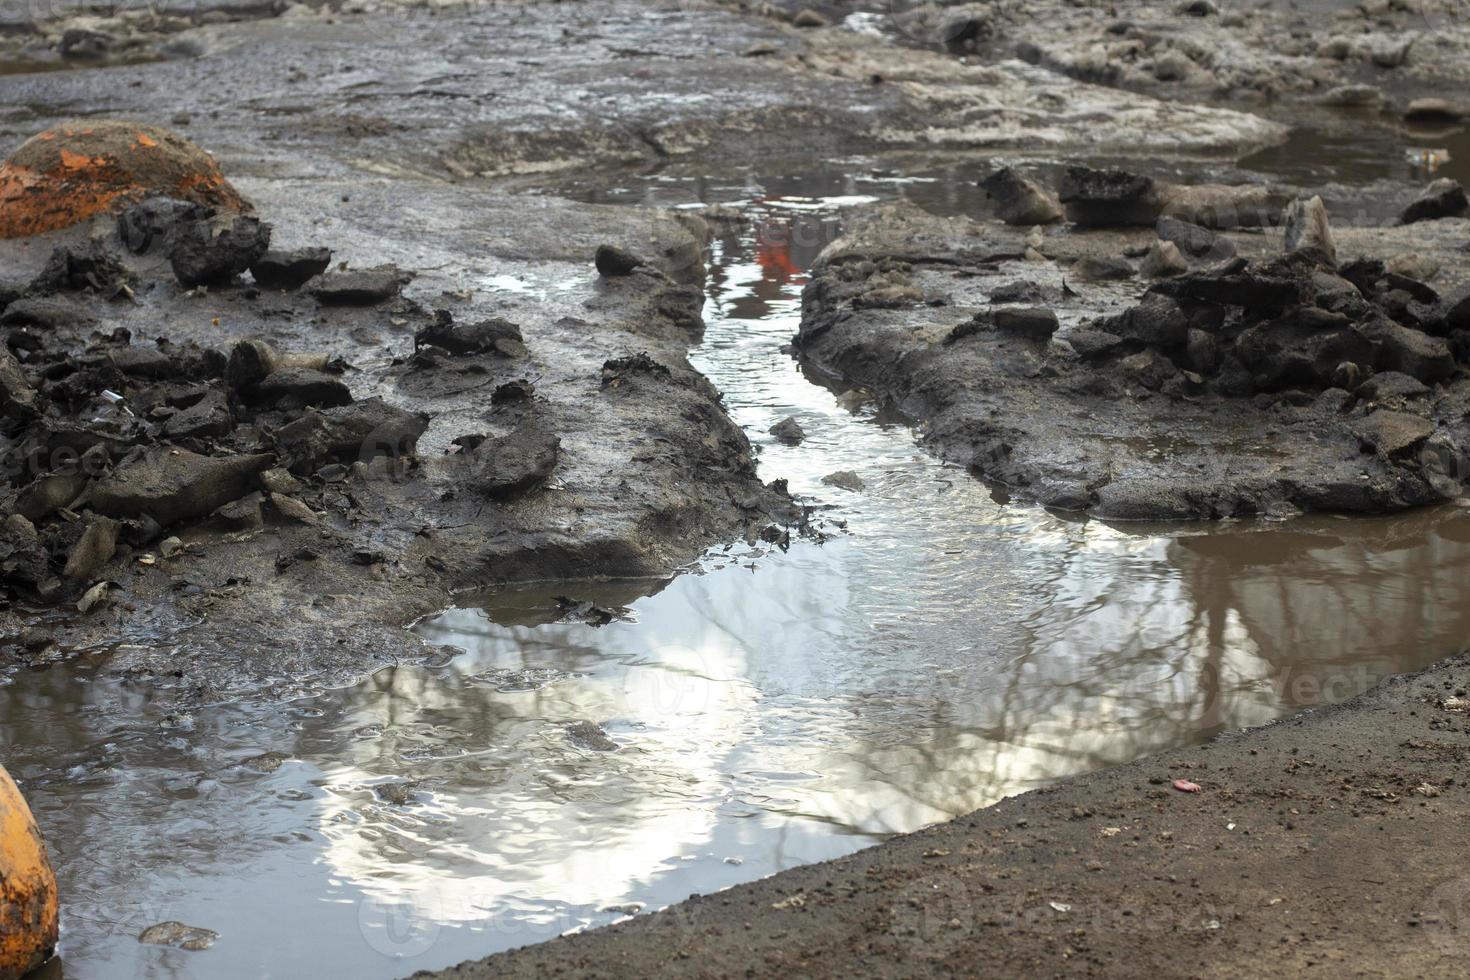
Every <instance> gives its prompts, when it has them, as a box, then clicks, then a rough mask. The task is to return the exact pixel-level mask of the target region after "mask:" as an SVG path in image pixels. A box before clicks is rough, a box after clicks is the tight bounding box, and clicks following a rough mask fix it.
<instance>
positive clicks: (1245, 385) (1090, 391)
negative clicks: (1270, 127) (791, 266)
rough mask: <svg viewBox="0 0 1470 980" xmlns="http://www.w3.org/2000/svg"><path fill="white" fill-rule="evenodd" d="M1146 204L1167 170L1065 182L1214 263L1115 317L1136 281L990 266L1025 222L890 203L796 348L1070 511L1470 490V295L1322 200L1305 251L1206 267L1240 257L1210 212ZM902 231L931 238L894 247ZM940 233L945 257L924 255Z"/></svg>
mask: <svg viewBox="0 0 1470 980" xmlns="http://www.w3.org/2000/svg"><path fill="white" fill-rule="evenodd" d="M1148 196H1149V188H1148V184H1147V182H1138V181H1133V180H1131V179H1130V178H1129V176H1128V175H1126V174H1121V173H1118V174H1113V173H1106V172H1096V171H1087V172H1085V173H1079V174H1077V175H1076V179H1075V180H1074V187H1073V188H1072V189H1071V193H1069V194H1068V195H1064V197H1066V198H1067V199H1069V200H1072V201H1076V200H1082V199H1086V200H1087V201H1088V202H1089V203H1088V207H1090V208H1095V210H1092V211H1084V213H1082V214H1081V215H1079V216H1080V217H1083V218H1084V219H1086V220H1104V219H1105V220H1106V221H1107V222H1108V223H1110V224H1111V223H1116V222H1118V221H1119V220H1120V219H1124V218H1131V220H1134V221H1136V222H1138V223H1140V224H1141V223H1143V221H1144V219H1145V218H1147V219H1148V224H1149V225H1151V226H1153V227H1154V228H1155V229H1156V230H1157V231H1158V232H1159V233H1160V234H1161V235H1167V236H1168V238H1169V239H1170V240H1171V241H1173V242H1177V243H1179V244H1178V245H1177V246H1176V247H1177V249H1178V253H1179V255H1180V256H1181V257H1182V256H1183V255H1184V254H1186V253H1188V254H1189V255H1190V256H1191V257H1193V258H1195V259H1196V262H1197V263H1201V264H1197V265H1195V266H1194V267H1192V268H1186V269H1184V270H1183V271H1181V272H1180V273H1179V274H1177V275H1172V276H1168V277H1165V278H1160V279H1158V280H1156V281H1155V282H1154V283H1153V284H1152V285H1150V286H1149V287H1147V288H1146V289H1142V290H1141V292H1139V293H1136V294H1135V295H1137V296H1138V297H1139V298H1138V299H1137V300H1136V301H1134V302H1133V303H1131V304H1130V305H1127V306H1125V307H1124V308H1122V309H1120V310H1118V311H1117V312H1113V313H1109V314H1108V315H1103V316H1099V315H1097V312H1096V311H1097V309H1098V305H1097V304H1096V303H1095V302H1094V301H1093V300H1092V299H1091V298H1090V297H1089V295H1088V293H1090V292H1091V291H1093V290H1099V289H1105V288H1106V289H1111V290H1117V289H1119V288H1120V287H1116V286H1113V287H1089V288H1088V291H1087V293H1079V292H1078V291H1076V290H1069V289H1068V288H1067V287H1066V286H1062V287H1060V288H1056V287H1052V288H1051V289H1050V290H1047V289H1042V288H1041V287H1033V285H1031V284H1027V283H1026V282H1025V281H1024V280H1022V281H1017V280H1014V279H1010V280H1008V279H1006V278H1004V276H1003V273H1002V269H1001V268H998V267H996V265H995V264H993V263H989V262H986V261H983V260H976V259H972V258H971V257H970V256H972V255H975V256H989V255H995V254H1010V251H1011V250H1012V249H1013V248H1014V245H1013V244H1012V243H1013V242H1014V233H1011V232H1008V231H1004V232H995V233H993V235H994V237H995V239H996V242H995V245H994V247H990V246H989V245H988V244H987V243H983V242H982V243H980V244H978V245H977V244H976V242H975V240H974V236H966V237H964V238H955V239H954V242H955V243H956V244H955V245H954V246H953V248H951V246H950V245H949V244H948V241H947V240H941V235H947V234H949V232H948V228H949V226H948V225H942V224H941V223H940V220H939V219H932V218H929V217H927V216H912V217H911V216H910V212H900V210H899V209H896V208H888V209H883V210H877V211H875V212H873V213H872V215H871V216H869V217H868V219H867V221H866V223H864V222H863V221H861V219H860V220H859V221H858V222H856V223H855V224H854V225H853V226H852V228H851V229H850V230H849V231H848V233H847V237H846V238H845V239H844V240H843V242H842V243H840V244H841V248H834V249H833V250H831V258H829V259H827V260H826V261H825V262H822V263H819V264H818V266H817V268H816V269H815V271H814V275H813V280H812V282H811V284H810V285H809V286H808V287H807V289H806V291H805V293H804V295H803V317H802V324H801V328H800V332H799V334H798V336H797V338H796V347H797V349H798V350H799V351H800V352H801V353H802V355H803V357H804V358H806V359H807V360H808V361H809V362H810V363H811V364H812V365H813V366H814V367H816V368H818V369H821V370H824V371H828V372H832V373H835V374H837V375H839V376H840V377H842V378H843V379H844V380H846V381H848V382H849V383H853V384H860V385H863V386H864V387H867V388H869V389H871V390H873V391H874V392H877V393H880V394H881V395H883V396H885V397H888V398H891V399H893V400H894V402H895V403H897V404H899V405H901V406H903V407H904V410H905V411H906V412H907V413H908V414H910V415H912V416H914V417H916V418H918V419H921V420H922V421H923V423H924V439H925V441H926V443H927V444H928V445H930V446H931V447H932V448H934V449H935V450H936V451H937V452H939V453H941V454H942V455H944V456H946V457H948V458H951V459H954V460H956V461H958V462H961V463H963V464H966V465H970V466H973V467H974V468H975V469H976V471H977V472H979V473H980V474H982V475H983V476H985V477H987V478H989V479H993V480H995V481H997V482H998V483H1001V484H1003V485H1005V486H1007V487H1009V488H1011V489H1013V490H1015V491H1017V492H1018V495H1024V496H1028V497H1030V498H1032V499H1035V500H1038V501H1040V502H1042V503H1044V504H1047V505H1049V506H1054V507H1057V508H1059V509H1064V510H1077V511H1087V512H1091V513H1095V514H1098V515H1101V516H1105V517H1108V518H1112V519H1120V520H1122V519H1140V520H1163V519H1198V518H1216V517H1234V516H1247V515H1258V514H1271V515H1289V514H1292V513H1296V512H1299V511H1305V510H1316V511H1336V512H1354V513H1363V512H1368V513H1382V512H1391V511H1396V510H1401V509H1404V508H1407V507H1414V506H1420V505H1424V504H1429V503H1434V502H1437V501H1443V500H1446V499H1453V498H1455V497H1457V496H1459V495H1461V494H1462V493H1463V488H1464V486H1465V484H1466V482H1467V479H1470V423H1467V421H1466V420H1467V418H1470V414H1467V413H1470V372H1467V365H1470V356H1467V355H1470V293H1467V292H1456V293H1455V294H1453V295H1441V294H1440V293H1439V292H1438V291H1437V290H1436V289H1435V288H1433V287H1432V286H1431V285H1430V284H1429V283H1426V282H1424V281H1421V280H1419V279H1415V278H1413V277H1412V276H1409V275H1405V274H1404V273H1403V272H1401V271H1397V269H1399V268H1402V265H1401V264H1396V265H1394V266H1392V267H1391V266H1390V265H1389V264H1387V263H1385V262H1383V261H1380V260H1377V259H1372V258H1350V259H1348V260H1345V261H1338V260H1337V259H1336V258H1335V257H1336V256H1338V255H1339V252H1340V250H1339V249H1338V247H1337V246H1336V245H1335V244H1334V242H1333V236H1332V233H1331V229H1330V228H1329V227H1328V224H1327V220H1326V215H1325V208H1323V206H1322V205H1321V202H1320V201H1316V200H1315V199H1313V200H1306V201H1301V202H1299V203H1297V204H1295V205H1294V206H1292V207H1291V209H1290V211H1291V213H1292V215H1293V221H1292V222H1291V230H1292V232H1293V233H1292V234H1291V235H1289V236H1288V240H1289V242H1290V244H1291V246H1292V247H1291V250H1290V251H1287V252H1285V253H1284V254H1280V255H1278V256H1275V257H1269V258H1262V259H1258V260H1255V261H1247V260H1246V259H1244V258H1241V257H1235V258H1230V259H1228V260H1226V261H1222V262H1219V263H1216V264H1211V265H1203V263H1204V262H1207V261H1208V260H1209V257H1210V256H1212V255H1216V254H1228V251H1229V250H1228V248H1225V247H1222V246H1221V244H1220V239H1219V238H1218V237H1217V236H1216V235H1215V233H1214V232H1212V231H1210V230H1208V229H1205V228H1203V227H1201V226H1199V225H1194V224H1191V223H1188V222H1184V221H1181V220H1178V219H1172V218H1170V219H1161V218H1160V217H1159V216H1158V215H1156V214H1153V215H1151V214H1149V211H1150V210H1151V208H1148V207H1142V206H1140V207H1139V209H1138V210H1136V211H1134V212H1132V213H1131V214H1130V213H1129V212H1128V210H1127V209H1128V208H1133V207H1134V206H1135V205H1138V204H1139V202H1141V201H1146V199H1147V198H1148ZM1119 202H1126V207H1123V206H1122V205H1121V204H1119ZM1104 203H1106V204H1107V207H1106V208H1104V207H1103V204H1104ZM1114 205H1118V206H1117V207H1114ZM900 213H901V214H902V216H901V217H899V215H900ZM899 223H907V226H908V227H912V228H913V229H915V231H914V232H913V238H912V239H911V238H909V237H907V236H905V237H903V238H901V239H900V240H899V241H898V242H897V244H895V236H894V234H893V229H894V227H895V224H899ZM917 242H922V243H923V244H922V246H920V245H918V244H916V243H917ZM960 242H962V243H963V244H959V243H960ZM1069 247H1071V240H1069V239H1065V238H1064V239H1062V240H1060V241H1059V243H1058V248H1059V249H1062V250H1066V249H1067V248H1069ZM920 248H923V249H928V250H929V254H931V255H933V256H934V257H933V258H932V259H930V258H918V259H915V258H911V257H912V256H914V255H915V254H916V253H917V252H918V251H919V250H920ZM1080 251H1081V253H1082V255H1086V251H1085V250H1080ZM895 254H897V255H902V256H905V259H904V262H907V263H910V264H911V265H912V268H911V269H908V270H905V269H903V265H902V264H901V263H900V262H898V261H897V260H896V258H894V257H893V256H895ZM987 279H993V280H994V281H995V282H996V285H995V286H993V287H990V288H988V289H987V288H986V287H985V286H984V285H983V282H984V281H985V280H987ZM976 280H980V282H978V283H977V282H975V281H976ZM970 283H975V284H974V285H969V284H970ZM952 284H958V285H952ZM898 285H904V286H908V287H911V288H912V290H913V293H914V294H915V295H912V296H911V297H910V299H909V301H908V303H907V304H906V305H897V306H893V307H882V306H878V305H876V304H873V303H872V302H871V301H869V300H868V297H870V296H871V295H872V294H873V293H874V292H875V291H880V292H882V291H889V290H892V289H894V287H895V286H898ZM938 289H956V290H957V293H958V294H959V295H963V296H964V297H965V304H966V307H965V308H966V311H967V312H970V315H969V317H968V319H964V320H957V319H956V318H955V316H954V314H953V313H947V312H946V311H948V310H951V309H954V308H955V307H954V305H931V304H929V303H928V302H926V301H925V299H924V297H925V296H926V295H927V294H928V292H929V291H933V290H938ZM996 299H999V300H1001V302H993V300H996ZM1037 300H1041V302H1037ZM978 304H983V305H978ZM1063 312H1065V314H1066V315H1064V316H1062V317H1058V316H1057V314H1058V313H1063ZM1079 314H1080V315H1079ZM1381 413H1387V414H1381Z"/></svg>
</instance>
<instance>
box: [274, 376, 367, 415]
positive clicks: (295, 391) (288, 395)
mask: <svg viewBox="0 0 1470 980" xmlns="http://www.w3.org/2000/svg"><path fill="white" fill-rule="evenodd" d="M254 399H255V401H256V402H258V403H259V404H262V405H269V406H271V407H273V408H275V409H277V410H279V411H283V412H291V411H296V410H297V409H302V408H335V407H337V406H340V405H350V404H352V392H351V391H350V390H349V389H348V387H347V385H346V384H345V383H344V382H343V381H342V379H341V378H339V377H337V376H336V375H333V374H327V373H325V372H323V371H315V370H312V369H311V368H304V367H284V368H279V369H277V370H275V371H272V372H271V373H270V374H268V375H266V376H265V377H264V378H263V379H261V381H260V382H259V383H258V384H257V385H256V386H255V391H254Z"/></svg>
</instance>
